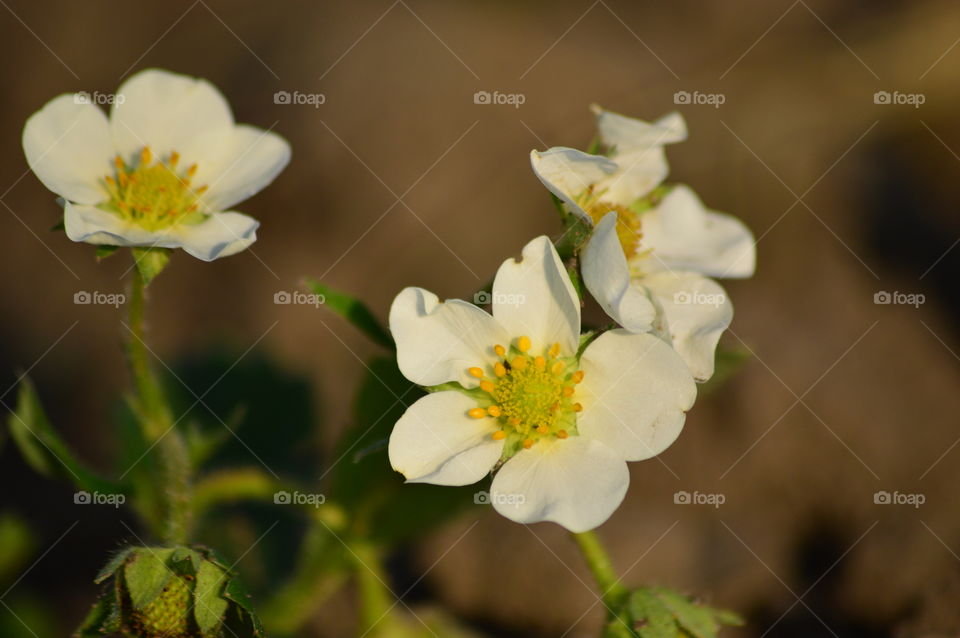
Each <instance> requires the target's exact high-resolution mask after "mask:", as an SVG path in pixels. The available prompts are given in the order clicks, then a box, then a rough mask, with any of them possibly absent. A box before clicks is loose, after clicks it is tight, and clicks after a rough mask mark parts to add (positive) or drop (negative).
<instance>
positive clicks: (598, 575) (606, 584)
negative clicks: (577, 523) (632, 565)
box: [572, 531, 628, 610]
mask: <svg viewBox="0 0 960 638" xmlns="http://www.w3.org/2000/svg"><path fill="white" fill-rule="evenodd" d="M572 536H573V540H574V541H575V542H576V543H577V546H578V547H579V548H580V552H581V553H582V554H583V558H584V560H586V561H587V566H588V567H589V568H590V573H592V574H593V579H594V580H595V581H596V582H597V587H598V588H599V589H600V596H601V597H602V598H603V602H604V603H605V604H606V605H607V608H608V609H614V610H615V609H616V608H617V607H618V606H619V605H620V604H621V603H622V602H623V599H624V597H625V596H626V595H627V593H628V590H627V588H626V587H624V585H623V583H621V582H620V577H619V576H617V573H616V572H615V571H614V569H613V563H612V562H611V560H610V555H609V554H608V553H607V550H606V548H604V546H603V543H601V542H600V538H599V537H598V536H597V535H596V534H595V533H594V532H592V531H589V532H580V533H579V534H572Z"/></svg>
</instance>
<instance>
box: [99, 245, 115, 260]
mask: <svg viewBox="0 0 960 638" xmlns="http://www.w3.org/2000/svg"><path fill="white" fill-rule="evenodd" d="M119 249H120V247H119V246H105V245H104V246H97V253H96V254H97V259H98V260H100V259H106V258H107V257H109V256H110V255H112V254H113V253H115V252H117V250H119Z"/></svg>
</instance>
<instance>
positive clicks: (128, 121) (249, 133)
mask: <svg viewBox="0 0 960 638" xmlns="http://www.w3.org/2000/svg"><path fill="white" fill-rule="evenodd" d="M77 95H79V94H66V95H61V96H59V97H56V98H54V99H53V100H51V101H50V102H48V103H47V104H46V105H45V106H44V107H43V108H42V109H40V110H39V111H37V112H36V113H34V114H33V115H32V116H31V117H30V119H28V120H27V123H26V126H25V127H24V129H23V149H24V153H25V154H26V157H27V162H28V164H29V165H30V168H31V169H32V170H33V172H34V173H36V175H37V177H38V178H39V179H40V181H41V182H43V184H44V185H45V186H46V187H47V188H49V189H50V190H52V191H53V192H54V193H56V194H58V195H59V196H60V197H62V198H63V199H64V200H65V208H64V226H65V229H66V233H67V236H68V237H69V238H70V239H72V240H73V241H77V242H86V243H90V244H104V245H113V246H147V247H159V248H183V249H184V250H185V251H187V252H188V253H190V254H191V255H193V256H194V257H197V258H199V259H203V260H205V261H211V260H213V259H217V258H218V257H225V256H227V255H232V254H235V253H237V252H240V251H242V250H244V249H245V248H247V247H248V246H250V245H251V244H252V243H253V242H254V241H256V238H257V235H256V230H257V227H258V226H259V222H257V221H256V220H255V219H253V218H251V217H248V216H247V215H244V214H242V213H238V212H235V211H232V210H231V208H232V207H233V206H234V205H235V204H237V203H239V202H241V201H243V200H245V199H247V198H248V197H250V196H252V195H254V194H255V193H257V192H258V191H259V190H261V189H262V188H264V187H265V186H266V185H267V184H269V183H270V182H271V181H272V180H273V179H274V178H275V177H276V176H277V175H278V174H279V173H280V171H281V170H283V168H284V167H285V166H286V165H287V162H289V160H290V146H289V145H288V144H287V142H286V141H285V140H284V139H283V138H281V137H280V136H279V135H276V134H274V133H270V132H268V131H263V130H261V129H258V128H254V127H252V126H247V125H245V124H236V123H234V120H233V114H232V113H231V111H230V106H229V104H227V101H226V100H225V99H224V97H223V95H222V94H221V93H220V92H219V91H218V90H217V89H216V87H214V86H213V85H212V84H210V83H209V82H207V81H206V80H201V79H196V78H192V77H188V76H185V75H178V74H175V73H170V72H168V71H162V70H156V69H149V70H146V71H141V72H139V73H137V74H136V75H134V76H132V77H131V78H130V79H128V80H127V81H126V82H124V83H123V85H121V87H120V88H119V89H118V92H117V95H118V96H123V99H117V100H114V101H113V105H112V107H111V111H110V117H109V119H108V118H107V116H106V115H105V114H104V112H103V111H102V110H101V109H100V108H99V107H97V106H96V105H94V104H91V103H90V101H89V100H83V99H77Z"/></svg>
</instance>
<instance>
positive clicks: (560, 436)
mask: <svg viewBox="0 0 960 638" xmlns="http://www.w3.org/2000/svg"><path fill="white" fill-rule="evenodd" d="M568 436H570V435H569V434H567V431H566V430H560V431H558V432H557V438H558V439H565V438H567V437H568Z"/></svg>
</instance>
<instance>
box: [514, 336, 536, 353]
mask: <svg viewBox="0 0 960 638" xmlns="http://www.w3.org/2000/svg"><path fill="white" fill-rule="evenodd" d="M532 345H533V344H531V343H530V337H520V338H519V339H517V350H519V351H520V352H526V351H527V350H529V349H530V346H532Z"/></svg>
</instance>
